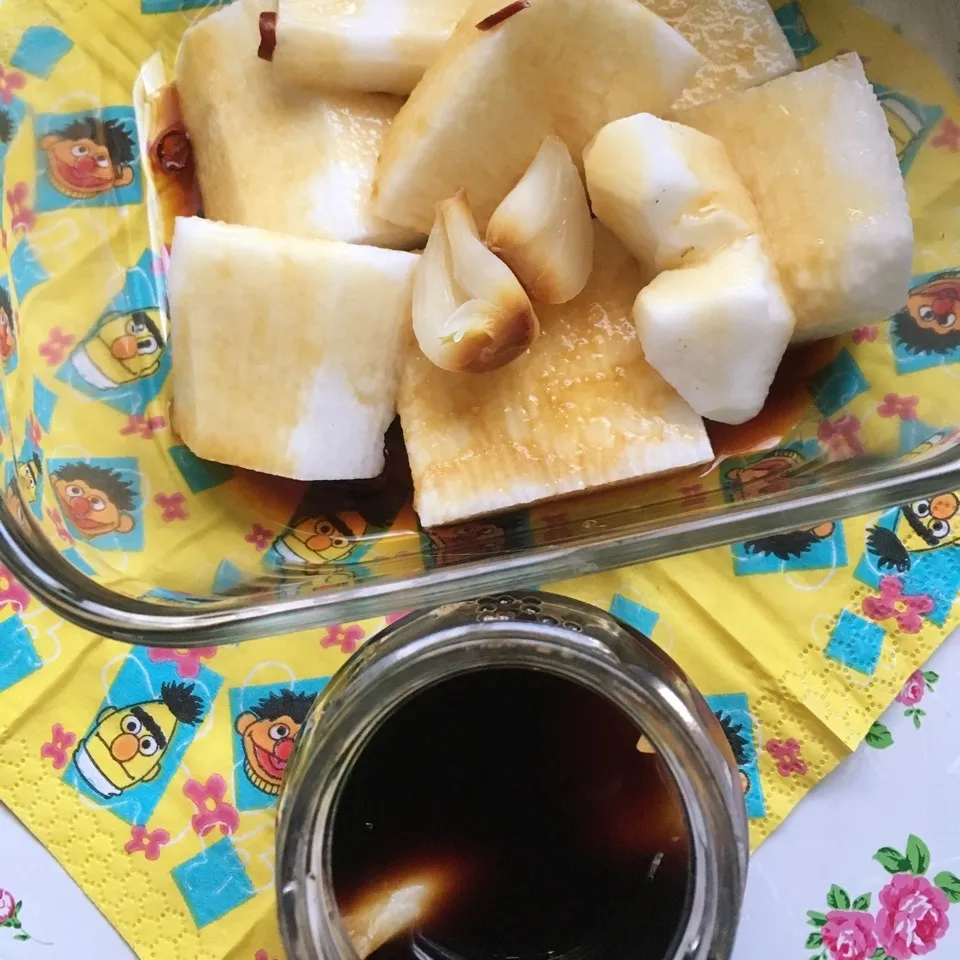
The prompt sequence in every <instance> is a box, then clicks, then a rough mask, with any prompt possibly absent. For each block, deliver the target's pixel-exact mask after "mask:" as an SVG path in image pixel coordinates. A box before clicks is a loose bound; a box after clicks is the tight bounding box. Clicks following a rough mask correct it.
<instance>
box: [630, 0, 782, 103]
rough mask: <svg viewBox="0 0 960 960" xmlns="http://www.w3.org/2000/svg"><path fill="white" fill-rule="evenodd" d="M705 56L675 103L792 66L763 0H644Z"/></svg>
mask: <svg viewBox="0 0 960 960" xmlns="http://www.w3.org/2000/svg"><path fill="white" fill-rule="evenodd" d="M644 6H645V7H647V9H649V10H652V11H653V12H654V13H655V14H656V15H657V16H658V17H660V18H662V19H663V20H665V21H666V22H667V23H669V24H670V26H671V27H673V28H674V30H677V31H678V32H679V33H680V34H682V35H683V36H684V37H686V39H687V40H689V41H690V43H692V44H693V46H695V47H696V48H697V49H698V50H699V51H700V52H701V53H702V54H703V55H704V57H706V62H705V63H704V64H703V66H702V67H700V69H699V70H698V71H697V75H696V76H695V77H694V78H693V80H692V81H691V82H690V84H689V85H688V86H687V88H686V90H684V91H683V94H682V95H681V96H680V97H679V98H678V100H677V102H676V103H675V104H674V106H675V107H678V108H683V107H692V106H696V105H697V104H699V103H706V102H707V101H708V100H715V99H717V97H722V96H724V95H725V94H727V93H732V92H733V91H734V90H745V89H747V88H748V87H755V86H757V85H758V84H761V83H766V82H767V81H768V80H773V79H774V78H775V77H782V76H783V75H784V74H785V73H791V72H792V71H794V70H796V69H797V58H796V56H795V55H794V53H793V50H792V49H791V47H790V42H789V41H788V40H787V38H786V36H784V33H783V30H781V29H780V24H779V23H777V18H776V17H775V16H774V15H773V10H772V9H771V7H770V3H769V2H768V0H644Z"/></svg>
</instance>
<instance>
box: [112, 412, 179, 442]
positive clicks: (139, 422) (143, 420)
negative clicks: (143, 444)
mask: <svg viewBox="0 0 960 960" xmlns="http://www.w3.org/2000/svg"><path fill="white" fill-rule="evenodd" d="M166 425H167V421H166V418H165V417H144V416H142V415H140V414H134V415H133V416H130V417H127V422H126V423H125V424H124V425H123V426H122V427H121V428H120V433H121V434H123V435H124V436H125V437H129V436H131V435H132V434H134V433H138V434H140V436H141V437H143V439H144V440H152V439H153V435H154V434H155V433H156V432H157V431H158V430H162V429H163V428H164V427H165V426H166Z"/></svg>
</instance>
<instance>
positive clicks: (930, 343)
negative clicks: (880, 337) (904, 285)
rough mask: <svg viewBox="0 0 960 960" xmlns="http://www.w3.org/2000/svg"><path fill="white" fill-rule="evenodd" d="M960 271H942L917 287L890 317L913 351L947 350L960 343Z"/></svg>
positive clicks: (904, 343)
mask: <svg viewBox="0 0 960 960" xmlns="http://www.w3.org/2000/svg"><path fill="white" fill-rule="evenodd" d="M958 311H960V273H947V274H940V275H939V276H937V277H935V278H934V279H932V280H929V281H927V282H926V283H922V284H920V285H919V286H917V287H914V288H913V289H912V290H911V291H910V295H909V296H908V298H907V305H906V306H905V307H904V308H903V309H902V310H901V311H900V312H899V313H897V314H896V315H895V316H894V317H893V318H892V320H891V321H890V324H891V328H892V331H893V334H894V336H895V337H896V338H897V339H898V340H899V341H900V343H901V344H902V345H903V348H904V349H905V350H906V351H907V352H908V353H911V354H947V353H950V352H951V351H952V350H955V349H957V348H958V347H960V324H958V323H957V313H958Z"/></svg>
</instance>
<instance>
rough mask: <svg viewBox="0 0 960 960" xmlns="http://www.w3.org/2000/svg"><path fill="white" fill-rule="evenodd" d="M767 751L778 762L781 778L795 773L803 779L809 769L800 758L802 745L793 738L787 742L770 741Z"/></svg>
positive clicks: (778, 771)
mask: <svg viewBox="0 0 960 960" xmlns="http://www.w3.org/2000/svg"><path fill="white" fill-rule="evenodd" d="M765 749H766V751H767V753H769V754H770V756H771V757H773V759H774V760H776V761H777V773H779V774H780V776H781V777H789V776H792V775H793V774H795V773H796V774H798V775H799V776H801V777H802V776H803V775H804V774H805V773H806V772H807V770H808V769H809V768H808V767H807V764H806V762H805V761H804V759H803V757H801V756H800V744H799V743H798V742H797V741H796V740H794V739H793V737H791V738H790V739H789V740H786V741H781V740H768V741H767V745H766V748H765Z"/></svg>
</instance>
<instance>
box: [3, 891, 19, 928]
mask: <svg viewBox="0 0 960 960" xmlns="http://www.w3.org/2000/svg"><path fill="white" fill-rule="evenodd" d="M16 912H17V901H16V899H15V897H14V896H13V894H12V893H11V892H10V891H9V890H3V889H0V923H6V922H7V921H8V920H9V919H10V918H11V917H12V916H13V915H14V914H15V913H16Z"/></svg>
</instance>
